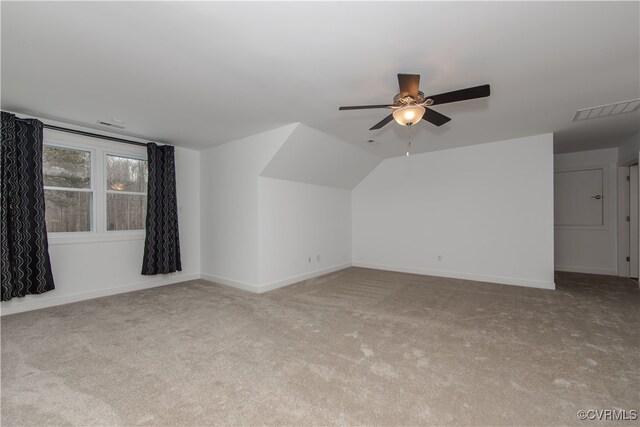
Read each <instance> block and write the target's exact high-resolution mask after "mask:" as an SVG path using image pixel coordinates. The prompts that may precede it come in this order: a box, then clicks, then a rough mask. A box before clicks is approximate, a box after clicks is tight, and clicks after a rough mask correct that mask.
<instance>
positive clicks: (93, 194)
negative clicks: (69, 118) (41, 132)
mask: <svg viewBox="0 0 640 427" xmlns="http://www.w3.org/2000/svg"><path fill="white" fill-rule="evenodd" d="M44 145H45V146H49V147H56V148H63V149H66V150H74V151H84V152H87V153H89V155H90V159H91V162H90V167H91V170H90V174H89V181H90V182H91V187H90V188H67V187H52V186H49V185H45V186H44V190H45V191H46V190H56V191H77V192H82V193H91V218H90V223H89V231H72V232H64V231H60V232H56V231H51V232H47V234H48V235H49V236H57V237H71V236H91V235H93V233H94V231H95V229H96V225H97V212H96V199H97V197H96V180H95V168H96V150H95V149H92V148H82V147H78V146H75V145H70V144H65V143H64V141H63V142H60V141H58V140H56V139H51V140H48V141H45V142H44Z"/></svg>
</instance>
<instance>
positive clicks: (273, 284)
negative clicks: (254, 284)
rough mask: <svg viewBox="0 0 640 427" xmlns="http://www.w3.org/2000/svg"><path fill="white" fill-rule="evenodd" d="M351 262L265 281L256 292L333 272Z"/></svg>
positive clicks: (348, 265) (270, 289)
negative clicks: (268, 281)
mask: <svg viewBox="0 0 640 427" xmlns="http://www.w3.org/2000/svg"><path fill="white" fill-rule="evenodd" d="M351 265H352V264H351V263H350V262H348V263H344V264H338V265H334V266H332V267H327V268H322V269H320V270H315V271H312V272H310V273H305V274H301V275H299V276H292V277H289V278H286V279H283V280H277V281H275V282H271V283H266V284H264V285H260V286H258V289H259V290H258V293H263V292H269V291H272V290H274V289H278V288H282V287H284V286H289V285H293V284H294V283H298V282H302V281H303V280H309V279H313V278H314V277H318V276H322V275H325V274H329V273H334V272H336V271H340V270H344V269H345V268H349V267H351Z"/></svg>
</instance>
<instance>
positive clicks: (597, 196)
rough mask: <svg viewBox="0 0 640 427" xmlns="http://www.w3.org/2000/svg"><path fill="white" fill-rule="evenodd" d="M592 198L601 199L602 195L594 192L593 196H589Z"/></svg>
mask: <svg viewBox="0 0 640 427" xmlns="http://www.w3.org/2000/svg"><path fill="white" fill-rule="evenodd" d="M591 198H592V199H596V200H600V199H602V196H601V195H599V194H596V195H595V196H591Z"/></svg>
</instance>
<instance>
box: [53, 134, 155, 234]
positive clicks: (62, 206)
mask: <svg viewBox="0 0 640 427" xmlns="http://www.w3.org/2000/svg"><path fill="white" fill-rule="evenodd" d="M43 175H44V189H45V204H46V205H45V208H46V215H45V219H46V222H47V232H48V233H50V236H51V239H50V242H57V243H59V244H66V243H73V242H76V241H101V240H103V239H105V238H107V236H110V237H108V239H110V240H111V239H115V240H120V239H127V240H128V239H142V238H144V228H145V222H146V214H147V177H148V170H147V160H146V149H145V148H144V147H136V146H128V145H124V144H119V143H116V142H111V141H105V140H102V139H96V138H91V137H87V136H80V135H73V134H69V133H64V132H59V131H55V130H51V129H45V131H44V150H43Z"/></svg>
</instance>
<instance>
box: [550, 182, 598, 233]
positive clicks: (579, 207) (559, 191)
mask: <svg viewBox="0 0 640 427" xmlns="http://www.w3.org/2000/svg"><path fill="white" fill-rule="evenodd" d="M603 175H604V174H603V170H602V169H585V170H576V171H567V172H555V173H554V179H553V183H554V194H553V197H554V223H555V225H567V226H602V225H603V208H604V202H603V192H602V188H603V184H602V179H603Z"/></svg>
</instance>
